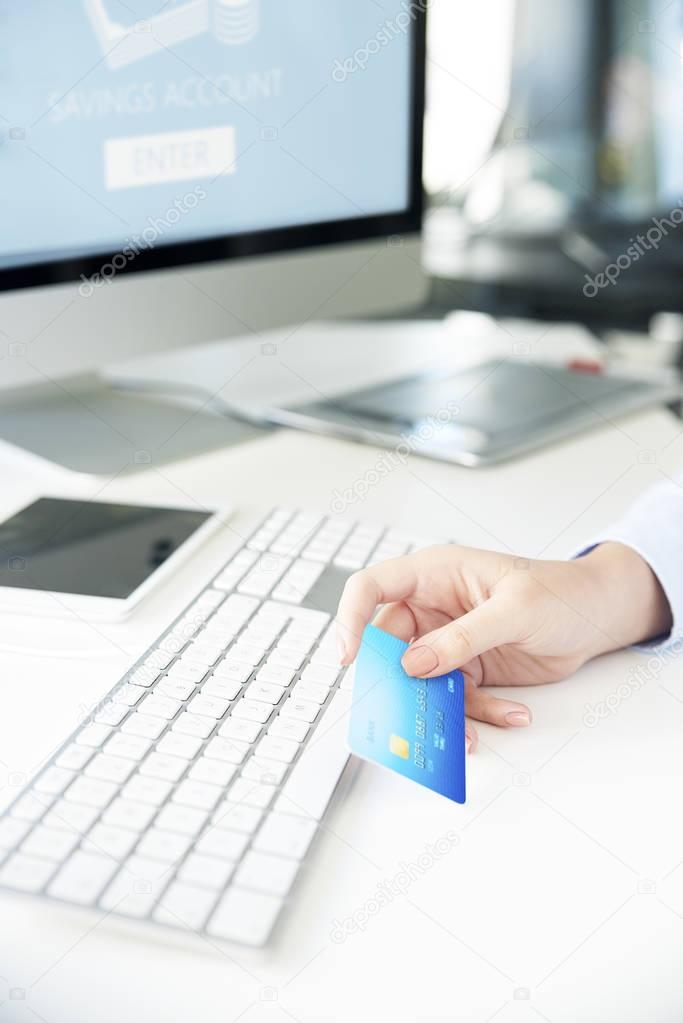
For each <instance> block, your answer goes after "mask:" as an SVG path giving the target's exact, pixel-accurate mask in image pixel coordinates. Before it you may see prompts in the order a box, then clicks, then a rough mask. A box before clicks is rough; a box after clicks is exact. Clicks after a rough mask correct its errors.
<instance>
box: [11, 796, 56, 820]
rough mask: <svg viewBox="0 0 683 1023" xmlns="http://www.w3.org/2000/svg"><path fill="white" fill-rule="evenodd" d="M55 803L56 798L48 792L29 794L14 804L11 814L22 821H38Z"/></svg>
mask: <svg viewBox="0 0 683 1023" xmlns="http://www.w3.org/2000/svg"><path fill="white" fill-rule="evenodd" d="M54 801H55V797H54V796H51V795H48V794H47V793H46V792H27V793H26V794H25V795H23V796H21V797H20V798H19V799H18V800H17V801H16V803H13V804H12V808H11V810H10V813H11V815H12V817H18V818H19V819H20V820H22V821H31V822H33V821H37V820H40V818H41V817H42V816H43V814H44V813H45V811H46V810H47V808H48V807H49V806H51V805H52V803H54Z"/></svg>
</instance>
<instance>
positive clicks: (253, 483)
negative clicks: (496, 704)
mask: <svg viewBox="0 0 683 1023" xmlns="http://www.w3.org/2000/svg"><path fill="white" fill-rule="evenodd" d="M680 428H681V424H680V423H679V422H677V421H676V420H675V419H674V418H673V417H671V416H670V415H669V414H668V413H666V412H664V411H652V412H649V413H645V414H641V415H638V416H632V417H631V418H629V419H625V420H622V421H619V423H617V424H615V425H612V424H605V426H604V427H602V428H601V429H599V430H597V431H594V432H592V433H590V434H586V435H584V436H582V437H580V438H578V439H575V440H572V441H568V442H566V443H564V444H560V445H556V446H554V447H553V448H551V449H548V450H546V451H543V452H541V453H539V454H536V455H534V456H531V457H528V458H526V459H524V460H521V461H517V462H512V463H509V464H506V465H503V466H501V467H499V468H496V469H489V470H477V471H471V470H466V469H459V468H454V467H452V466H447V465H443V464H437V463H435V462H430V461H427V460H423V459H420V458H418V457H413V458H411V459H410V461H409V462H408V463H407V464H406V465H405V466H401V467H399V468H397V469H396V470H395V471H394V472H393V473H391V474H390V475H389V476H388V477H387V478H386V479H385V480H384V481H383V482H382V483H381V484H380V485H378V486H375V487H373V488H372V489H371V491H370V493H369V495H368V497H367V499H366V500H365V501H364V502H362V503H359V504H357V505H356V506H355V507H352V508H351V509H350V510H349V515H352V516H357V517H361V518H364V519H368V520H381V521H387V522H391V523H394V524H396V525H400V526H405V527H411V528H413V529H417V530H419V531H421V532H424V533H431V532H436V533H438V534H450V535H453V536H454V537H456V538H458V539H459V540H461V541H462V542H465V543H471V544H477V545H485V546H494V547H499V548H502V549H510V550H514V551H516V552H519V553H520V554H523V555H529V556H533V555H540V554H543V555H544V556H552V555H557V556H564V555H566V554H567V553H568V552H570V551H571V550H572V549H573V548H574V547H576V546H577V545H579V544H581V543H582V542H583V541H584V540H585V539H586V538H587V537H590V536H591V534H592V533H593V531H594V530H595V529H597V528H599V527H600V526H601V525H603V524H605V523H606V522H607V521H609V520H610V519H611V518H613V517H615V516H616V515H618V514H619V513H620V511H621V510H622V509H623V508H624V507H625V506H626V505H627V504H628V502H629V501H630V500H631V499H632V498H633V497H634V496H635V495H636V494H637V493H638V492H639V491H641V490H642V489H643V488H644V487H646V486H647V485H648V484H649V483H650V482H652V481H654V480H657V479H661V478H662V473H665V474H671V473H672V472H673V471H674V470H676V469H680V467H681V465H683V437H681V436H678V434H679V431H680ZM675 438H677V439H675ZM643 452H645V454H643ZM652 453H654V454H652ZM377 457H378V452H377V451H373V449H371V448H369V447H361V446H357V445H354V444H350V443H346V442H341V441H337V440H330V439H322V438H318V437H313V436H308V435H304V434H297V433H292V432H288V431H281V432H278V433H275V434H273V435H271V436H268V437H265V438H264V439H260V440H257V441H254V442H252V443H249V444H245V445H243V446H241V447H236V448H232V449H227V450H224V451H220V452H217V453H213V454H210V455H206V456H203V457H201V458H198V459H195V460H193V461H188V462H184V463H179V464H175V465H170V466H162V467H160V468H159V469H156V468H154V467H152V468H150V470H149V471H146V472H145V473H144V474H140V475H137V476H131V477H128V478H125V477H120V478H118V479H116V480H113V481H110V482H106V481H95V480H83V479H73V478H70V477H68V476H67V474H65V473H62V472H60V471H58V470H56V469H51V468H49V467H46V466H44V465H39V464H38V463H37V462H31V461H29V460H28V459H24V458H23V457H22V456H20V455H19V454H17V453H15V452H13V451H11V450H10V449H9V448H7V447H2V448H0V465H1V466H2V469H3V484H4V485H3V496H2V506H1V507H0V512H1V513H3V514H4V513H5V512H6V511H9V509H10V508H11V507H14V506H16V505H17V504H19V503H21V502H22V501H23V500H28V499H31V498H32V497H34V496H37V495H38V494H40V493H56V494H78V495H89V496H91V497H95V496H97V497H100V498H102V499H110V500H114V499H115V500H126V499H130V500H135V499H146V500H158V501H169V502H173V501H174V500H179V499H187V498H188V497H189V499H191V500H193V501H195V502H197V503H198V504H199V505H206V506H213V505H215V504H217V503H218V504H220V502H221V501H225V500H230V501H234V502H236V503H237V504H238V505H239V506H240V507H241V510H240V513H239V514H238V515H237V516H236V517H235V518H234V519H233V520H232V522H231V523H230V527H229V529H227V530H226V531H225V533H223V534H221V535H219V536H218V537H215V538H214V539H213V540H211V541H210V543H208V544H207V545H206V547H204V548H203V549H202V550H201V552H200V553H199V554H198V555H197V556H196V558H195V560H194V563H193V564H192V565H188V566H186V567H185V568H183V569H182V570H181V571H180V572H179V573H178V574H177V575H176V576H175V577H174V578H173V579H172V581H171V582H169V583H168V585H167V586H165V587H164V588H163V590H162V591H160V592H159V593H157V594H156V595H155V596H154V597H152V598H151V599H150V600H149V602H148V603H147V604H145V605H144V606H143V607H142V608H141V609H140V610H139V612H138V613H137V614H136V615H135V617H134V619H133V620H131V621H130V622H128V623H126V624H119V625H106V626H100V625H98V626H97V627H93V626H90V625H88V624H86V623H84V622H81V621H79V620H76V619H73V620H68V621H57V620H53V621H47V620H45V621H38V620H32V619H22V618H20V617H13V618H9V617H5V618H4V619H2V620H0V658H1V676H0V677H1V679H2V682H1V685H2V693H3V696H2V713H1V714H0V757H1V759H2V763H0V786H1V787H2V791H0V799H2V800H4V801H8V800H9V798H10V797H11V795H12V794H13V791H14V790H13V785H12V782H13V780H14V778H13V773H14V772H29V771H30V770H31V769H32V768H34V767H35V766H36V765H37V764H38V763H39V762H40V761H41V759H42V758H43V757H45V756H46V755H47V754H48V753H49V752H50V751H51V750H52V748H53V747H54V746H55V745H57V744H58V743H59V742H60V740H61V739H62V738H63V737H64V736H65V735H66V734H67V733H68V732H70V731H71V730H72V729H73V728H74V727H75V726H76V724H77V722H78V719H79V716H80V715H81V714H82V713H83V712H84V710H85V709H86V708H88V707H89V706H90V705H92V704H93V703H94V702H96V701H97V700H98V699H99V698H100V697H101V696H102V695H103V694H104V693H105V692H106V691H107V690H108V689H109V688H110V687H111V686H112V685H113V683H114V682H115V681H116V679H117V678H118V676H119V675H120V673H121V672H122V671H123V670H124V669H125V668H126V666H127V664H128V663H129V662H130V661H131V660H132V659H133V658H134V657H135V656H136V655H138V653H140V652H141V651H142V650H143V649H144V647H145V646H146V645H147V644H148V643H149V642H150V641H152V640H153V638H154V637H155V634H156V632H157V631H158V630H159V629H161V628H162V627H163V626H164V624H165V623H166V621H167V620H168V619H169V617H170V616H171V615H172V614H175V613H176V612H177V611H178V610H179V609H180V608H181V607H182V606H183V605H184V604H185V603H186V602H187V601H188V600H189V599H190V598H191V597H192V596H193V595H194V593H195V592H197V591H198V590H199V589H200V588H201V587H202V585H203V584H204V583H205V581H206V580H207V579H208V578H209V577H210V576H211V575H212V574H213V572H214V571H215V569H216V566H217V565H218V564H219V562H220V559H221V558H222V557H223V556H224V554H225V551H226V549H227V545H228V544H229V543H230V542H231V537H234V536H235V534H240V535H242V534H243V532H244V529H245V523H246V522H247V519H248V513H249V509H250V508H253V509H258V510H265V509H266V508H267V507H268V506H270V505H272V504H275V503H281V504H288V505H301V506H307V507H310V508H312V509H318V510H321V511H324V510H326V509H328V507H329V503H330V499H331V494H332V492H333V491H334V490H335V489H337V488H338V489H340V490H343V489H344V488H345V487H347V486H350V485H351V484H352V483H353V481H354V480H355V479H356V478H358V477H359V476H361V475H363V474H364V473H365V472H366V471H367V470H369V469H371V468H372V467H373V465H374V464H375V461H376V459H377ZM653 458H654V459H656V460H655V461H653V460H652V459H653ZM639 459H640V460H639ZM638 665H644V666H645V668H646V671H647V672H648V673H647V675H646V679H645V682H644V684H643V685H642V686H641V687H640V688H639V689H638V691H636V692H633V693H632V695H628V694H627V695H626V696H622V697H621V698H618V697H617V700H616V702H615V700H612V701H610V702H611V703H612V704H613V705H614V710H613V711H612V712H611V713H610V714H609V715H608V716H607V718H605V719H604V720H601V721H600V722H599V723H598V725H597V726H596V727H588V726H587V724H586V723H585V721H584V716H585V714H586V704H591V705H593V704H595V703H597V702H598V701H604V700H606V699H607V698H608V696H610V695H612V694H615V693H617V692H618V687H619V685H620V684H623V683H625V682H627V681H628V679H629V673H630V672H631V670H632V669H633V668H635V667H636V666H638ZM647 665H648V658H647V657H645V656H642V655H638V654H635V653H633V652H622V653H619V654H615V655H612V656H610V657H608V658H604V659H603V660H601V661H600V662H596V663H593V664H590V665H588V666H587V667H586V668H584V669H583V670H582V671H581V672H579V673H578V675H577V676H576V677H575V678H572V679H571V680H569V681H566V682H563V683H561V684H558V685H553V686H547V687H539V688H535V689H533V690H522V691H521V695H522V697H523V698H524V699H525V700H527V701H528V703H529V704H530V706H531V707H532V709H533V713H534V724H533V726H532V727H531V728H529V729H527V730H514V729H511V730H509V731H501V730H496V729H494V728H492V727H490V726H486V725H481V726H479V727H480V735H481V739H482V745H481V748H480V751H479V752H478V753H477V754H476V755H475V756H473V757H472V758H470V761H469V764H468V771H469V782H468V784H469V797H468V801H467V804H466V805H465V806H458V805H455V804H451V803H449V802H447V801H446V800H443V799H441V798H440V797H438V796H435V795H432V794H431V793H429V792H427V791H424V790H422V789H420V788H417V787H414V786H412V785H410V784H409V783H406V782H404V781H403V780H402V779H400V778H398V777H394V776H393V775H391V774H389V773H386V772H384V771H381V770H380V769H373V768H372V767H371V766H368V765H363V766H360V765H357V766H356V767H355V768H353V769H352V770H351V771H350V772H348V776H347V777H346V778H345V779H344V781H343V783H342V791H341V792H340V793H339V794H338V795H337V796H336V797H335V802H334V805H333V808H332V812H331V813H330V814H329V815H328V817H327V819H326V822H325V827H324V831H323V834H322V835H321V836H320V838H319V839H318V840H317V841H316V844H315V845H314V848H313V852H312V856H311V858H310V862H309V863H308V866H307V867H306V869H305V875H304V876H303V878H302V880H301V882H300V883H299V884H298V887H297V889H296V890H295V897H294V898H293V900H292V903H291V906H290V908H289V909H288V911H287V912H286V914H285V916H284V918H283V920H282V922H281V924H280V926H279V928H278V930H277V932H276V936H275V940H274V941H273V943H272V945H271V946H270V947H268V948H267V949H266V950H259V951H253V950H245V949H242V948H239V947H227V946H226V947H223V948H219V947H218V946H215V945H213V944H212V943H210V942H208V941H205V940H203V939H200V938H196V937H193V938H191V939H190V940H189V941H188V943H187V944H184V943H182V942H176V941H174V940H169V941H159V940H157V938H156V937H154V938H153V937H151V936H150V934H149V933H148V932H147V931H146V930H145V929H144V928H143V927H138V926H136V925H132V926H129V925H127V924H118V923H115V922H113V921H111V920H107V919H104V920H100V919H99V918H98V917H97V916H96V915H88V914H82V913H80V912H76V911H71V910H69V909H66V908H61V907H55V906H50V905H47V904H43V903H40V902H38V901H33V900H30V899H23V898H21V897H9V896H6V895H3V896H0V1023H7V1021H15V1020H18V1021H21V1023H35V1020H43V1021H46V1023H80V1021H84V1023H85V1021H88V1023H89V1021H91V1020H94V1019H96V1020H97V1021H98V1023H109V1021H111V1023H114V1021H116V1023H120V1021H121V1020H126V1021H127V1023H148V1021H150V1020H164V1021H165V1023H175V1021H178V1023H186V1021H187V1020H188V1019H193V1020H198V1021H202V1023H203V1021H206V1023H214V1021H215V1023H219V1021H220V1023H235V1021H237V1020H238V1019H239V1020H240V1021H244V1023H261V1021H266V1023H280V1021H282V1023H287V1021H291V1020H294V1021H299V1023H314V1021H315V1023H318V1021H327V1020H334V1021H337V1020H345V1021H346V1020H358V1021H366V1020H368V1021H370V1020H372V1021H375V1020H393V1021H399V1020H400V1021H411V1023H412V1021H419V1023H423V1021H424V1023H426V1021H430V1020H466V1021H468V1023H470V1021H471V1023H484V1021H488V1020H491V1019H495V1020H496V1021H497V1023H513V1021H515V1023H516V1021H531V1023H538V1021H539V1020H549V1021H551V1023H576V1021H577V1020H579V1019H580V1020H582V1021H584V1023H589V1021H596V1023H597V1021H599V1023H611V1021H615V1023H616V1021H618V1023H624V1021H630V1020H633V1021H639V1023H640V1021H642V1020H643V1019H645V1018H651V1019H654V1020H657V1023H668V1021H674V1020H680V1019H681V1017H682V1014H683V985H682V984H681V971H680V964H681V955H682V954H683V867H680V868H679V869H676V866H677V864H679V863H680V862H681V861H682V860H683V814H681V812H680V805H681V776H682V774H683V743H682V742H681V735H682V734H683V679H682V678H681V674H682V672H681V663H680V662H678V663H675V662H671V663H668V664H660V663H659V662H658V661H654V662H652V663H650V666H649V669H648V667H647ZM623 691H624V690H622V692H623ZM449 830H453V831H455V832H456V833H457V836H458V842H457V845H456V846H455V847H454V848H453V849H452V851H451V852H449V853H447V854H446V855H444V856H442V857H440V858H439V859H438V860H436V861H435V862H434V863H433V865H432V866H431V867H430V869H428V870H426V871H425V872H424V874H423V875H421V876H419V877H417V878H416V879H415V880H412V881H411V883H410V885H409V886H408V888H407V889H406V891H405V894H402V895H397V896H396V897H395V898H394V899H393V900H392V901H391V903H390V904H389V905H387V906H385V907H383V908H382V909H381V911H379V912H376V913H372V912H371V914H370V918H369V920H368V923H367V927H366V928H365V930H364V931H362V932H361V931H358V932H357V933H353V934H349V935H348V936H347V937H346V940H344V941H343V942H341V943H337V942H335V941H334V940H332V937H331V933H332V931H333V928H334V921H335V920H340V921H341V920H343V919H344V918H346V917H349V916H350V915H351V914H353V913H354V912H357V911H358V910H359V909H360V910H362V909H363V907H365V906H366V904H367V903H368V900H371V899H372V898H373V895H374V894H375V893H376V889H377V886H378V885H379V884H381V883H382V882H386V881H392V880H393V879H394V878H396V876H397V874H398V873H399V872H400V871H401V870H402V869H403V868H402V866H401V864H402V863H409V862H410V861H414V860H415V859H416V858H417V857H419V855H420V854H421V853H424V851H425V847H426V845H427V844H429V843H433V842H435V841H436V840H437V839H438V838H439V837H440V836H443V835H444V834H445V833H446V832H448V831H449ZM371 908H372V907H371ZM10 989H14V990H13V994H14V996H15V997H12V998H10ZM17 989H23V997H19V996H21V995H22V991H21V990H17Z"/></svg>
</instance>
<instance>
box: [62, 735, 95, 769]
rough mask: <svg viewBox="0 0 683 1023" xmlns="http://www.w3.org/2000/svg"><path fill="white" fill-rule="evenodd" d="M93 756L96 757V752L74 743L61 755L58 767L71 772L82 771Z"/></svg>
mask: <svg viewBox="0 0 683 1023" xmlns="http://www.w3.org/2000/svg"><path fill="white" fill-rule="evenodd" d="M92 756H94V750H92V749H89V748H88V747H87V746H79V745H78V744H77V743H75V742H72V743H71V745H70V746H67V747H66V749H63V750H62V752H61V753H60V754H59V756H58V757H57V760H56V764H57V767H66V768H67V770H69V771H80V770H81V769H82V768H84V767H85V765H86V764H87V763H88V761H89V760H90V758H91V757H92Z"/></svg>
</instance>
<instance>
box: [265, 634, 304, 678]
mask: <svg viewBox="0 0 683 1023" xmlns="http://www.w3.org/2000/svg"><path fill="white" fill-rule="evenodd" d="M305 659H306V658H305V655H304V654H303V653H302V652H301V651H300V650H294V649H292V647H288V646H284V645H283V644H282V643H280V644H278V646H276V647H275V649H274V650H273V651H272V653H271V654H270V656H269V657H268V660H267V661H266V664H265V667H266V668H269V667H271V666H272V665H276V666H281V667H283V668H291V669H292V670H293V671H297V670H298V669H299V668H300V667H301V665H302V664H303V663H304V661H305ZM257 678H258V676H257Z"/></svg>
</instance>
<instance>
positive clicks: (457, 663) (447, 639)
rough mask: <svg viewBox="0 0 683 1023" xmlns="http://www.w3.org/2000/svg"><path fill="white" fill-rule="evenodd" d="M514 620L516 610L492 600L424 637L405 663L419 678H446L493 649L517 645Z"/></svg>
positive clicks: (406, 654)
mask: <svg viewBox="0 0 683 1023" xmlns="http://www.w3.org/2000/svg"><path fill="white" fill-rule="evenodd" d="M513 620H514V611H513V609H511V608H510V607H509V605H508V604H507V603H506V601H504V600H501V599H500V598H499V597H491V598H490V599H489V600H486V601H484V603H483V604H480V605H479V607H475V608H474V609H473V610H472V611H469V612H468V613H467V614H465V615H463V616H462V617H461V618H456V619H455V621H453V622H449V623H448V625H444V626H443V627H442V628H440V629H434V631H433V632H427V633H426V634H425V635H424V636H420V638H419V639H416V640H415V641H414V642H413V643H412V644H411V645H410V647H409V648H408V649H407V650H406V652H405V654H404V655H403V658H402V662H401V663H402V664H403V667H404V668H405V670H406V671H407V673H408V674H409V675H413V676H414V677H417V678H429V677H430V676H431V675H443V674H444V673H445V672H447V671H452V670H453V668H460V667H461V666H462V665H463V664H467V662H468V661H471V660H473V659H474V658H475V657H479V655H480V654H483V653H485V652H486V651H487V650H491V649H492V647H496V646H502V645H503V644H505V643H511V642H513V641H514V640H515V639H516V634H515V629H514V628H513V626H512V622H513Z"/></svg>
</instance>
